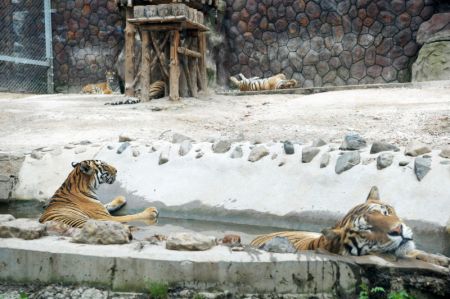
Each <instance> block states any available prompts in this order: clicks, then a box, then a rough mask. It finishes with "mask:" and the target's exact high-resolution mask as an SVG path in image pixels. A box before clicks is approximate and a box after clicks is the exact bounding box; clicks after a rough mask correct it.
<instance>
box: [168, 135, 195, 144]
mask: <svg viewBox="0 0 450 299" xmlns="http://www.w3.org/2000/svg"><path fill="white" fill-rule="evenodd" d="M185 140H192V139H191V138H189V137H187V136H185V135H183V134H180V133H174V134H173V135H172V143H182V142H183V141H185Z"/></svg>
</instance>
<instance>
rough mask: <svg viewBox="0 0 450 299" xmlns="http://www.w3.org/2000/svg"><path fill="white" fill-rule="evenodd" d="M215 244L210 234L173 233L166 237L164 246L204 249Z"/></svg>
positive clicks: (180, 248) (215, 241) (177, 248)
mask: <svg viewBox="0 0 450 299" xmlns="http://www.w3.org/2000/svg"><path fill="white" fill-rule="evenodd" d="M216 244H217V240H216V238H215V237H212V236H205V235H202V234H199V233H173V234H170V235H169V236H168V237H167V241H166V248H167V249H170V250H184V251H204V250H208V249H210V248H212V247H213V246H215V245H216Z"/></svg>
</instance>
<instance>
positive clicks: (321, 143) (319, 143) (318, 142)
mask: <svg viewBox="0 0 450 299" xmlns="http://www.w3.org/2000/svg"><path fill="white" fill-rule="evenodd" d="M326 144H327V143H326V142H325V141H324V140H323V139H320V138H318V139H315V140H314V141H313V143H312V145H311V146H313V147H321V146H324V145H326Z"/></svg>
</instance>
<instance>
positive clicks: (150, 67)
mask: <svg viewBox="0 0 450 299" xmlns="http://www.w3.org/2000/svg"><path fill="white" fill-rule="evenodd" d="M118 4H119V5H121V6H123V7H125V8H126V29H125V94H126V95H128V96H135V92H136V91H135V85H136V82H137V81H140V86H141V91H140V95H139V97H140V98H141V100H143V101H147V100H148V94H149V86H150V84H151V83H152V82H154V81H156V80H163V81H164V82H166V86H167V85H168V86H169V88H168V94H169V98H170V99H171V100H179V98H180V75H182V77H183V82H186V85H187V88H188V90H189V94H190V95H191V96H193V97H196V96H197V92H198V90H206V88H207V77H206V61H205V60H206V36H205V32H206V31H208V28H207V27H206V26H205V25H203V22H204V15H203V12H202V11H201V10H199V9H203V10H204V9H205V6H211V7H213V8H214V7H217V0H197V1H196V0H118ZM136 32H139V33H140V36H141V44H142V45H141V47H142V51H141V53H142V54H141V57H140V58H139V57H135V54H134V53H135V52H134V49H135V42H136V40H135V34H136ZM167 57H168V58H169V59H167ZM138 59H140V61H138ZM136 64H140V71H139V72H137V74H136V73H135V72H136V67H135V65H136ZM166 94H167V88H166Z"/></svg>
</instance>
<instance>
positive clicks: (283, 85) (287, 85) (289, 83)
mask: <svg viewBox="0 0 450 299" xmlns="http://www.w3.org/2000/svg"><path fill="white" fill-rule="evenodd" d="M296 85H297V81H295V80H294V79H291V80H283V81H281V82H280V84H279V87H278V88H279V89H288V88H294V87H295V86H296Z"/></svg>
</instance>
